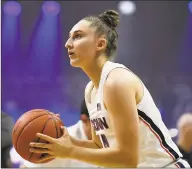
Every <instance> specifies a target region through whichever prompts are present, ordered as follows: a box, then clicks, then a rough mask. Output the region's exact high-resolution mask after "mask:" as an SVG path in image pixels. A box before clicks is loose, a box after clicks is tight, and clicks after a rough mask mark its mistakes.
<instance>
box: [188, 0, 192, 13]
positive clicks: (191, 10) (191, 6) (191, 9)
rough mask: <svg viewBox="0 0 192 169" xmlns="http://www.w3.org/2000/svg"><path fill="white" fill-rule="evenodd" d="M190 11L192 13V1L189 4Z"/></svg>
mask: <svg viewBox="0 0 192 169" xmlns="http://www.w3.org/2000/svg"><path fill="white" fill-rule="evenodd" d="M188 6H189V11H190V12H191V13H192V1H190V2H189V5H188Z"/></svg>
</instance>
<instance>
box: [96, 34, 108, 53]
mask: <svg viewBox="0 0 192 169" xmlns="http://www.w3.org/2000/svg"><path fill="white" fill-rule="evenodd" d="M106 47H107V40H106V39H105V38H104V37H99V38H98V40H97V46H96V50H97V51H98V52H100V51H105V49H106Z"/></svg>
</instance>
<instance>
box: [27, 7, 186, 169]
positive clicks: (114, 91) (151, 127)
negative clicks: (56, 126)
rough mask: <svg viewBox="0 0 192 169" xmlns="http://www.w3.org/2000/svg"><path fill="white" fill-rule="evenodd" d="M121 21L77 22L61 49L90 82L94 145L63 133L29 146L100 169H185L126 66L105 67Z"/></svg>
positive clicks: (111, 16)
mask: <svg viewBox="0 0 192 169" xmlns="http://www.w3.org/2000/svg"><path fill="white" fill-rule="evenodd" d="M118 23H119V15H118V13H117V12H115V11H113V10H107V11H105V12H104V13H103V14H101V15H99V16H88V17H85V18H83V19H82V20H80V21H79V22H78V23H77V24H76V25H75V26H74V27H73V28H72V29H71V31H70V34H69V39H68V40H67V42H66V44H65V46H66V48H67V49H68V54H69V58H70V64H71V65H72V66H73V67H79V68H81V69H82V70H83V71H84V72H85V73H86V74H87V76H88V77H89V78H90V80H91V81H90V82H89V83H88V85H87V86H86V89H85V99H86V104H87V107H88V110H89V114H90V120H91V123H92V133H93V140H92V141H82V140H77V139H75V138H72V137H70V136H69V134H68V132H67V129H63V131H64V134H63V136H62V137H61V138H59V139H54V138H51V137H49V136H46V135H43V134H39V133H38V134H37V136H38V137H40V138H42V139H44V140H46V141H48V142H49V143H47V144H46V143H31V144H30V146H31V147H32V148H31V149H30V151H31V152H34V153H47V154H48V155H47V156H45V157H44V158H42V160H41V161H44V160H47V159H49V158H53V157H60V158H72V159H77V160H81V161H84V162H88V163H92V164H95V165H99V166H103V167H166V166H169V167H189V165H188V163H187V162H186V161H185V160H183V159H181V157H182V154H181V153H180V152H179V150H178V148H177V146H176V145H175V144H174V143H173V141H172V140H171V137H170V135H169V131H168V129H167V128H166V127H165V125H164V123H163V121H162V119H161V115H160V112H159V111H158V109H157V107H156V106H155V104H154V102H153V99H152V97H151V95H150V93H149V91H148V90H147V88H146V87H145V86H144V84H143V83H142V82H141V80H140V79H139V78H138V77H137V76H136V75H135V74H134V73H132V72H131V71H130V70H129V69H128V68H126V67H125V66H123V65H121V64H118V63H112V62H110V61H108V60H109V59H110V57H111V56H112V55H113V54H114V52H115V51H116V42H117V38H118V34H117V32H116V30H115V28H116V26H117V25H118Z"/></svg>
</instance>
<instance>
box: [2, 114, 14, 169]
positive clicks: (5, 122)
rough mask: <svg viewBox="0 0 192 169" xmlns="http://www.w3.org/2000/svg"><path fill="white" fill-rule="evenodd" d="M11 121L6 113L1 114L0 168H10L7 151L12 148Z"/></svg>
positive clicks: (12, 123)
mask: <svg viewBox="0 0 192 169" xmlns="http://www.w3.org/2000/svg"><path fill="white" fill-rule="evenodd" d="M13 125H14V122H13V119H12V118H11V117H10V116H9V115H8V114H6V113H4V112H2V113H1V132H2V133H1V167H2V168H12V164H11V160H10V154H9V151H10V149H11V147H12V129H13Z"/></svg>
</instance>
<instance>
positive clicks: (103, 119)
mask: <svg viewBox="0 0 192 169" xmlns="http://www.w3.org/2000/svg"><path fill="white" fill-rule="evenodd" d="M115 68H124V69H127V68H126V67H125V66H124V65H122V64H118V63H113V62H110V61H107V62H106V63H105V65H104V67H103V70H102V73H101V79H100V83H99V88H98V90H97V92H96V96H95V97H96V99H95V102H92V103H91V91H92V90H93V88H94V86H93V83H92V82H89V83H88V85H87V86H86V89H85V101H86V104H87V108H88V111H89V115H90V120H91V122H92V125H93V128H94V129H95V131H96V134H97V135H98V136H99V137H100V140H101V142H102V145H103V147H104V148H106V147H113V146H114V145H115V144H116V139H115V135H114V130H113V128H112V126H111V123H110V118H109V114H108V112H107V110H106V109H105V106H104V103H103V87H104V83H105V81H106V79H107V77H108V75H109V73H110V72H111V71H112V70H113V69H115ZM127 70H128V69H127ZM120 78H121V77H120ZM142 84H143V83H142ZM143 88H144V95H143V98H142V100H141V102H140V103H139V104H138V105H137V109H138V116H139V132H140V157H139V165H138V167H163V166H165V165H167V164H169V163H171V162H173V161H177V163H175V164H174V165H169V167H182V166H188V163H187V162H185V161H184V160H182V159H180V160H179V161H178V160H177V159H179V158H180V157H182V154H181V153H180V151H179V149H178V148H177V146H176V145H175V143H174V142H173V141H172V139H171V137H170V135H169V131H168V129H167V128H166V126H165V125H164V123H163V121H162V118H161V114H160V112H159V110H158V109H157V107H156V105H155V103H154V101H153V99H152V97H151V95H150V93H149V91H148V90H147V88H146V87H145V86H144V84H143ZM124 125H126V124H124ZM183 161H184V162H183ZM183 163H184V164H183Z"/></svg>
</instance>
